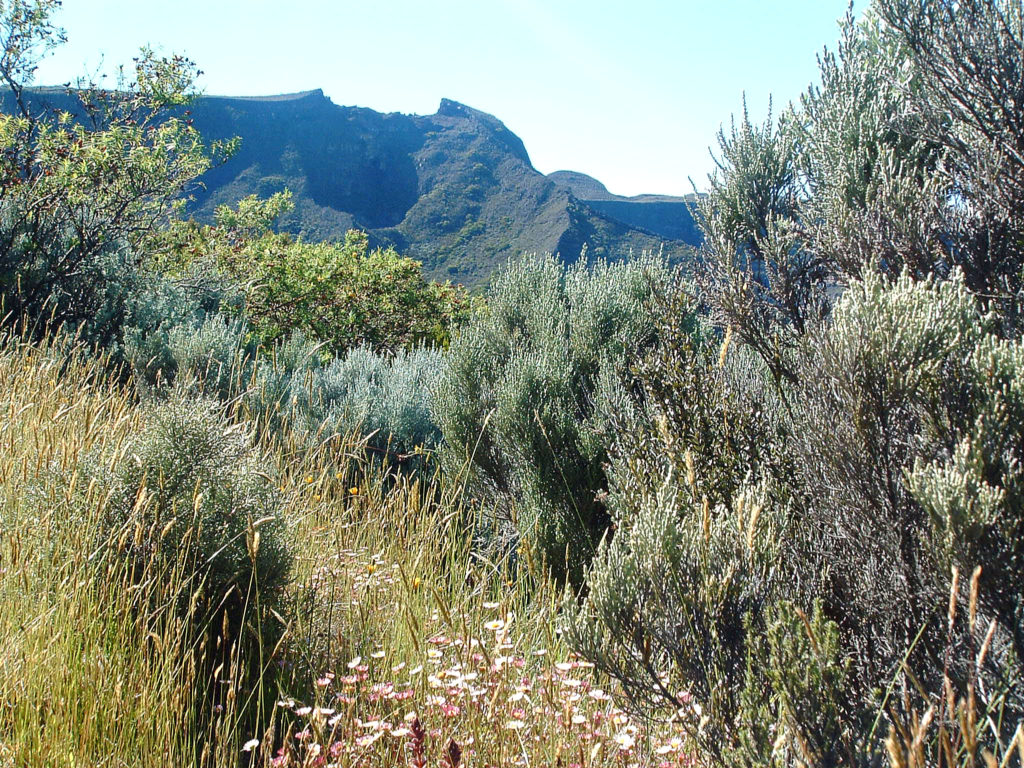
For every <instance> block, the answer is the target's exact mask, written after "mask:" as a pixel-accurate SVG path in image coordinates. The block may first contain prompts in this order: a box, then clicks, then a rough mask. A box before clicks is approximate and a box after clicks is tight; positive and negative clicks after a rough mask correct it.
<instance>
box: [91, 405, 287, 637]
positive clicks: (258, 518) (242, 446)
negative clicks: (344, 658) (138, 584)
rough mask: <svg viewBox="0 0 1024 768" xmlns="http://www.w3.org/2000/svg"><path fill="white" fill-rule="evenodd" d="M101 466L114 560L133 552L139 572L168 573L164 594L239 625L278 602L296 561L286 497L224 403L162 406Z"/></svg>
mask: <svg viewBox="0 0 1024 768" xmlns="http://www.w3.org/2000/svg"><path fill="white" fill-rule="evenodd" d="M92 473H93V474H94V475H97V476H98V477H99V479H100V480H101V481H102V482H103V483H105V484H107V485H108V486H109V495H108V499H107V502H106V505H105V508H104V514H103V521H102V525H101V534H100V536H101V540H102V541H104V542H110V546H109V547H108V549H107V557H114V558H124V559H125V560H126V563H127V565H128V567H129V568H130V569H131V570H132V571H133V572H134V573H135V574H136V577H137V578H139V579H141V578H143V577H145V578H156V579H162V580H164V581H165V583H166V585H167V588H168V590H170V591H171V594H169V595H165V596H164V599H172V600H175V601H176V602H177V604H178V609H179V611H180V612H181V613H183V614H185V615H187V614H188V613H189V612H190V611H192V610H194V609H198V615H199V616H200V617H202V618H203V619H206V620H210V619H211V618H213V617H215V616H219V615H220V614H222V613H223V614H226V616H227V619H228V621H229V624H230V626H232V627H234V628H235V630H237V629H238V627H239V626H240V625H241V623H242V620H243V618H244V617H245V614H246V611H247V610H253V611H256V612H259V611H263V610H266V609H269V608H271V607H272V606H273V605H274V602H275V600H276V597H277V595H278V593H279V591H280V589H281V588H282V586H283V585H284V583H285V581H286V579H287V577H288V570H289V566H290V562H291V554H290V552H289V551H288V547H287V537H286V535H285V524H284V521H283V520H282V518H281V511H280V510H281V499H280V496H279V493H278V490H277V487H276V484H275V482H274V480H273V479H272V476H271V475H270V468H269V467H268V466H267V465H266V464H265V462H264V461H262V459H261V457H260V455H259V454H258V452H257V451H256V450H255V448H254V447H253V443H252V438H251V436H250V435H249V434H248V433H247V432H246V431H245V429H244V427H242V426H240V425H232V424H231V423H229V422H228V421H227V420H226V419H225V418H224V416H223V415H222V410H221V406H219V405H218V404H217V403H215V402H212V401H209V400H203V399H197V400H194V401H191V402H188V401H186V400H184V399H181V398H172V399H171V400H169V401H167V402H165V403H161V404H159V405H157V406H155V407H153V408H152V409H151V410H150V412H149V413H148V416H147V419H146V423H145V425H144V426H143V427H142V429H141V430H140V431H139V432H138V433H137V434H135V435H134V436H133V437H132V438H131V439H130V440H129V441H127V442H126V443H125V445H124V446H123V448H122V450H121V451H120V453H119V455H117V456H115V457H100V458H98V459H97V460H96V462H95V464H94V465H93V467H92ZM115 543H116V546H115ZM212 626H213V627H214V628H215V629H219V627H220V622H217V621H214V623H213V624H212Z"/></svg>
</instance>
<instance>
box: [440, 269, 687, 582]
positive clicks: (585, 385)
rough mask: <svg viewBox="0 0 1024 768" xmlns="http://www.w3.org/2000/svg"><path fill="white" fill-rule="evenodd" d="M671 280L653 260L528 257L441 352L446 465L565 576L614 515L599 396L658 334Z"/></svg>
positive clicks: (500, 280)
mask: <svg viewBox="0 0 1024 768" xmlns="http://www.w3.org/2000/svg"><path fill="white" fill-rule="evenodd" d="M668 281H669V271H668V270H667V268H666V267H665V266H664V264H662V263H661V262H659V261H657V260H655V259H649V258H641V259H638V260H636V261H633V262H629V263H623V264H598V265H597V266H596V267H595V268H594V269H593V270H592V271H588V270H587V269H586V267H585V266H583V265H577V266H575V267H571V268H568V269H566V268H565V267H563V266H562V264H561V263H559V262H558V261H557V260H556V259H554V258H552V257H545V258H538V257H526V258H523V259H521V260H519V261H516V262H512V263H511V264H510V265H509V266H508V267H507V268H506V269H505V270H504V271H503V272H502V273H501V274H500V275H499V276H498V277H497V278H496V279H495V281H494V284H493V286H492V288H491V290H490V292H489V293H488V295H487V309H486V311H485V312H482V313H480V314H479V315H477V316H476V317H474V318H473V320H472V321H471V323H470V324H469V325H468V326H467V327H466V328H465V329H464V330H463V332H462V333H461V334H460V335H459V336H458V337H457V338H456V339H455V341H454V342H453V344H452V348H451V350H450V352H449V354H448V355H447V356H446V358H445V370H444V373H443V375H442V380H441V382H440V384H439V385H438V388H437V396H436V399H435V403H434V417H435V420H436V421H437V423H438V424H439V426H440V427H441V431H442V433H443V434H444V437H445V456H444V462H445V466H446V467H447V468H448V469H449V470H450V471H451V472H452V473H454V474H456V475H459V474H461V473H462V472H463V471H465V472H466V487H467V489H468V492H469V493H470V494H471V495H473V496H475V497H477V498H479V499H481V500H484V501H485V502H486V504H487V505H494V507H495V508H496V510H497V511H498V513H499V514H500V515H502V516H503V517H504V518H505V519H507V520H508V521H510V522H511V523H513V524H514V526H515V528H516V530H517V535H518V537H519V539H520V540H521V541H522V543H523V544H524V545H525V546H526V548H527V549H528V550H529V551H530V553H531V554H532V556H533V557H534V558H535V562H537V563H539V562H540V561H541V560H543V561H544V564H545V566H546V567H547V568H550V569H551V570H552V571H553V572H554V573H555V574H557V575H559V576H562V577H564V576H566V575H568V576H570V577H572V578H575V579H578V578H579V577H580V575H581V572H582V570H581V569H582V566H583V564H584V563H585V562H586V561H588V560H589V558H590V556H591V555H592V553H593V551H594V547H595V545H596V543H597V541H598V540H599V539H600V538H601V536H602V535H603V534H604V531H605V529H606V527H607V525H608V522H609V518H608V513H607V510H606V507H605V503H604V501H603V500H602V498H601V491H602V490H604V488H605V479H604V472H603V468H602V467H603V464H604V462H605V461H606V460H607V452H606V447H607V438H606V436H605V434H604V424H603V419H602V416H601V414H600V412H599V410H598V407H597V400H598V399H599V398H600V397H601V396H602V395H601V393H602V391H603V388H604V387H605V386H606V385H607V384H608V382H609V381H611V380H612V379H613V378H614V377H615V376H616V375H617V373H618V372H619V371H621V370H623V369H624V368H625V366H626V365H627V363H628V361H629V359H630V357H631V356H632V355H634V354H636V353H638V352H639V351H640V350H642V349H643V348H644V347H646V346H647V345H648V344H650V342H651V341H652V340H653V338H654V325H653V322H652V320H651V312H650V309H649V308H648V307H647V303H648V301H649V300H650V299H651V297H652V296H653V295H654V294H656V293H657V292H658V291H660V290H663V289H664V288H665V286H666V285H667V284H668ZM602 382H604V383H603V384H602Z"/></svg>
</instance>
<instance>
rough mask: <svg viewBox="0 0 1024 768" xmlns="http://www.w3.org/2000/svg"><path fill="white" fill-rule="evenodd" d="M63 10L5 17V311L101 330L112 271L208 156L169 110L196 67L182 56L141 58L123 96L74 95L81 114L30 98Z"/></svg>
mask: <svg viewBox="0 0 1024 768" xmlns="http://www.w3.org/2000/svg"><path fill="white" fill-rule="evenodd" d="M59 5H60V3H59V2H54V1H53V0H33V2H29V3H20V2H19V3H13V4H8V5H5V7H4V8H3V9H2V10H0V29H2V32H3V35H4V39H5V41H6V43H7V46H6V49H5V50H6V53H5V56H4V57H3V60H2V62H0V75H2V78H3V80H4V83H5V85H6V86H8V87H10V89H11V96H10V102H9V103H12V104H13V107H14V109H13V112H14V114H2V115H0V150H2V151H0V305H2V306H3V310H4V312H5V313H6V312H10V313H11V314H12V317H13V318H15V319H16V320H19V321H20V320H23V319H24V320H28V321H29V322H32V321H36V320H42V321H44V322H46V323H49V324H50V325H53V326H60V325H68V326H77V325H79V324H80V323H82V322H86V323H91V324H93V325H94V326H95V325H96V321H97V318H100V317H102V315H103V314H104V312H105V311H106V310H107V309H108V308H109V303H108V302H107V301H106V299H107V296H106V293H107V287H108V282H109V278H110V275H111V270H112V269H114V270H117V271H121V270H123V269H124V268H125V267H126V266H127V265H131V266H138V264H139V263H140V262H141V258H140V255H141V254H142V253H143V245H144V243H145V242H146V240H147V237H148V235H149V234H150V233H152V231H153V230H154V228H155V227H156V225H157V223H158V222H161V221H163V220H165V219H166V217H167V216H168V214H170V213H171V212H172V210H174V208H175V206H176V204H177V203H176V201H177V199H178V198H179V196H180V195H181V193H182V192H183V190H184V188H185V186H186V185H187V184H188V183H189V182H190V181H192V180H193V179H195V178H196V177H197V176H199V175H200V174H201V173H203V172H204V171H206V170H207V169H208V168H209V167H210V165H211V159H210V156H209V155H208V154H207V148H206V147H205V145H204V144H203V143H202V141H201V140H200V138H199V135H198V133H197V132H196V130H195V128H194V127H193V126H191V124H190V121H187V120H185V119H184V118H182V117H179V116H176V115H174V114H173V113H172V112H171V111H170V109H171V108H172V107H176V106H180V105H182V104H185V103H187V102H188V101H189V99H190V98H191V87H192V81H193V79H194V76H195V74H196V69H195V66H194V64H193V63H192V62H190V61H188V60H187V59H184V58H182V57H169V58H161V57H157V56H156V55H154V54H153V52H152V51H150V50H146V49H144V50H143V51H142V53H141V54H140V56H139V57H138V58H137V59H136V71H135V78H134V80H133V81H131V82H121V83H119V88H118V90H117V91H113V92H111V91H100V90H98V89H95V88H83V89H80V90H78V91H75V95H76V96H77V97H78V101H79V102H80V103H79V105H77V106H76V112H77V114H76V115H74V116H73V115H71V114H69V113H67V112H54V111H52V110H49V109H48V108H44V107H43V106H41V105H40V104H39V103H38V100H36V99H34V98H29V96H28V95H27V94H26V93H25V82H26V80H27V79H29V78H30V77H31V74H32V72H33V71H34V64H35V61H36V60H37V58H38V56H39V55H40V54H41V52H42V51H45V50H47V49H48V48H52V47H54V46H55V45H56V44H57V43H59V42H61V36H60V34H59V31H58V30H57V29H56V28H55V27H54V26H53V24H52V22H51V21H50V19H51V17H52V15H53V13H54V12H55V10H56V9H57V7H59ZM213 149H214V154H217V153H219V150H220V149H221V147H220V145H214V147H213ZM117 262H125V264H121V265H118V264H117ZM100 330H102V329H100Z"/></svg>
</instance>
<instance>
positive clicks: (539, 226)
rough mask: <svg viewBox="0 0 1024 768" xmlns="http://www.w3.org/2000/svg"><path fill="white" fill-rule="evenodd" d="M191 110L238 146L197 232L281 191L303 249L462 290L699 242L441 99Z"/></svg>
mask: <svg viewBox="0 0 1024 768" xmlns="http://www.w3.org/2000/svg"><path fill="white" fill-rule="evenodd" d="M32 98H33V99H34V100H35V99H39V100H41V101H49V102H50V103H51V104H52V105H53V106H58V107H61V108H63V109H67V110H69V111H75V110H74V102H75V100H74V97H73V96H68V95H64V94H63V93H61V92H59V91H58V89H39V90H37V91H36V92H34V93H33V95H32ZM9 101H10V100H9V98H8V99H6V100H5V102H4V106H5V108H8V109H9V108H10V106H11V105H10V103H9ZM190 111H191V114H190V117H191V119H192V120H193V121H194V125H195V126H196V128H198V129H199V131H200V132H201V133H202V135H203V136H204V138H205V139H206V140H208V141H212V140H215V139H227V138H230V137H232V136H238V137H240V138H241V140H242V141H241V146H240V149H239V151H238V152H237V153H236V154H235V155H234V156H233V157H232V158H230V159H229V160H228V161H227V162H225V163H223V164H222V165H220V166H218V167H216V168H213V169H212V170H210V171H209V172H208V173H206V174H205V175H204V176H203V177H202V178H201V179H200V182H201V184H199V185H197V186H196V188H195V189H194V190H192V195H193V198H194V199H193V201H192V203H191V204H190V207H189V209H188V210H189V212H190V213H191V214H192V215H194V216H195V217H196V218H197V219H200V220H206V221H209V220H211V219H212V217H213V212H214V210H215V209H216V207H217V206H219V205H223V204H233V203H235V202H237V201H238V200H239V199H240V198H242V197H244V196H246V195H250V194H258V195H261V196H268V195H271V194H273V193H274V192H277V191H280V190H282V189H284V188H286V187H287V188H288V189H290V190H291V191H292V193H293V199H294V202H295V210H294V212H293V213H291V214H289V215H288V216H286V217H284V218H283V219H282V221H281V222H280V224H281V228H282V229H284V230H286V231H290V232H292V233H294V234H296V235H300V236H301V237H303V238H304V239H306V240H328V239H335V238H340V237H342V236H343V235H344V233H345V231H346V230H348V229H351V228H359V229H364V230H366V231H367V232H368V233H369V234H370V237H371V242H372V243H374V244H377V245H394V246H395V247H396V248H397V249H398V250H399V251H400V252H402V253H403V254H407V255H410V256H413V257H414V258H416V259H419V260H420V261H422V262H423V267H424V271H425V273H426V274H427V275H429V276H430V277H433V278H435V279H450V280H453V281H456V282H462V283H465V284H467V285H471V286H472V285H481V284H484V283H486V281H487V280H488V278H489V276H490V275H491V273H492V272H493V270H494V269H495V267H496V266H498V265H499V264H501V263H503V262H504V261H506V260H507V259H508V258H509V257H510V256H514V255H518V254H519V253H522V252H539V253H558V254H560V255H561V257H562V258H563V259H564V260H566V261H575V260H577V259H578V258H579V257H580V254H581V252H582V251H583V249H584V246H586V254H587V258H588V259H591V260H593V259H596V258H600V257H607V258H612V259H617V258H625V257H628V255H629V254H630V253H639V252H641V251H648V250H653V251H658V250H661V249H664V252H665V253H666V255H668V256H669V258H672V259H674V260H684V259H687V258H688V257H689V255H690V254H691V252H692V249H691V246H693V245H694V244H696V243H699V234H698V235H696V236H695V235H694V230H693V228H692V217H690V216H689V211H688V209H687V207H686V205H685V204H680V203H679V202H678V201H677V199H675V198H671V199H670V200H671V202H669V203H666V204H665V205H667V206H669V207H667V208H664V209H662V208H653V207H652V208H648V206H652V205H654V203H651V202H645V203H643V207H644V210H643V212H642V214H641V213H638V212H637V211H634V210H633V209H632V208H630V207H629V206H630V205H633V204H632V203H629V204H627V205H626V206H625V207H622V206H619V208H617V207H616V206H617V205H618V204H619V203H620V202H621V201H622V199H620V198H617V197H616V196H614V195H610V196H608V198H607V199H603V198H602V199H598V198H594V199H587V197H586V196H584V195H581V194H577V193H576V192H575V191H574V189H573V187H572V186H571V185H566V184H565V183H563V182H562V180H560V179H558V178H556V179H552V178H548V177H546V176H545V175H544V174H542V173H540V172H538V171H537V170H536V169H534V167H533V165H532V164H531V162H530V157H529V154H528V153H527V151H526V147H525V146H524V145H523V142H522V141H521V140H520V139H519V137H518V136H516V135H515V134H514V133H512V132H511V131H510V130H508V128H506V127H505V125H504V124H503V123H502V122H501V121H500V120H498V119H497V118H495V117H493V116H491V115H488V114H486V113H484V112H480V111H478V110H475V109H472V108H470V107H468V106H465V105H463V104H459V103H458V102H455V101H450V100H448V99H443V100H442V101H441V105H440V107H439V109H438V110H437V112H436V113H435V114H433V115H406V114H400V113H387V114H385V113H380V112H376V111H374V110H371V109H365V108H361V107H345V106H338V105H335V104H334V103H332V102H331V101H330V99H328V98H327V97H326V96H325V95H324V94H323V92H322V91H320V90H315V91H306V92H303V93H296V94H284V95H280V96H270V97H218V96H203V97H200V98H199V99H197V100H196V101H195V103H193V104H192V105H191V107H190ZM579 176H580V177H582V174H580V175H579ZM584 178H588V179H589V177H584ZM591 181H592V182H593V183H594V184H596V185H597V186H598V187H600V188H601V189H603V186H601V185H600V183H599V182H596V181H595V180H591ZM605 193H606V194H607V190H605ZM659 205H660V203H659ZM633 207H634V208H635V207H636V206H635V205H634V206H633ZM620 208H621V210H620ZM673 216H678V217H680V221H674V220H673V219H672V217H673Z"/></svg>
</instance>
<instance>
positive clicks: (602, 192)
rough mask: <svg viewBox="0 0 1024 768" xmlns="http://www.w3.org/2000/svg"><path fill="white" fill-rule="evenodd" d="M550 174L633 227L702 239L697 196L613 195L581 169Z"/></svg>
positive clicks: (686, 239)
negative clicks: (581, 171)
mask: <svg viewBox="0 0 1024 768" xmlns="http://www.w3.org/2000/svg"><path fill="white" fill-rule="evenodd" d="M548 178H549V179H550V180H551V181H553V182H555V184H557V185H558V186H560V187H562V188H563V189H567V190H569V192H571V193H572V194H573V195H574V196H575V197H576V198H578V199H579V200H582V201H583V202H585V203H586V204H587V205H588V206H589V207H590V208H592V209H593V210H595V211H597V212H598V213H602V214H604V215H605V216H608V217H610V218H613V219H615V220H616V221H620V222H622V223H623V224H626V225H627V226H630V227H636V228H638V229H642V230H646V231H648V232H651V233H653V234H655V235H657V236H659V237H663V238H666V239H667V240H680V241H682V242H684V243H689V244H691V245H699V244H700V243H701V238H702V237H703V235H702V234H701V231H700V228H699V227H698V226H697V222H696V221H695V220H694V217H693V213H694V204H695V203H696V197H695V196H694V195H686V196H685V197H673V196H672V195H637V196H635V197H622V196H621V195H613V194H612V193H611V192H609V191H608V189H607V187H605V185H604V184H602V183H601V182H600V181H598V180H597V179H595V178H593V177H592V176H587V174H585V173H578V172H577V171H555V172H554V173H549V174H548Z"/></svg>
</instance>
